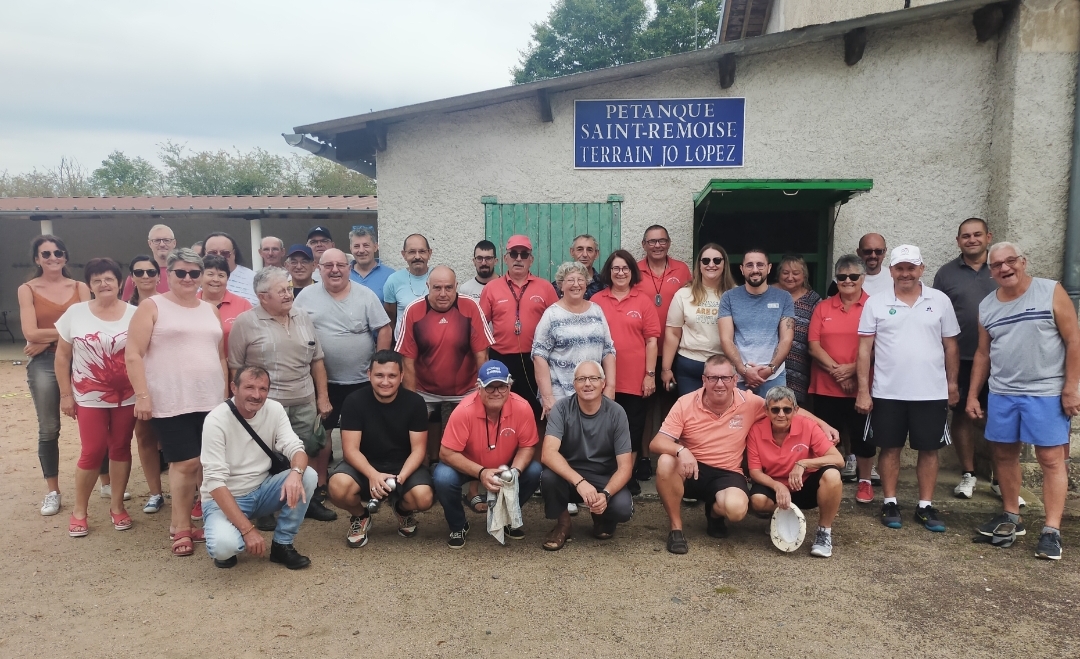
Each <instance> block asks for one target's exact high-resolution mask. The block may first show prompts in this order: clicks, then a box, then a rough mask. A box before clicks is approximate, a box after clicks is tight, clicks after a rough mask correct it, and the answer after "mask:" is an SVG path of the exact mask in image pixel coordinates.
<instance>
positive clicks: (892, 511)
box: [881, 503, 902, 529]
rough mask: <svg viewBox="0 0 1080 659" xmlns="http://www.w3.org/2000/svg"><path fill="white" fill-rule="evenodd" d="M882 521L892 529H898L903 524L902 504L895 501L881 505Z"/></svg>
mask: <svg viewBox="0 0 1080 659" xmlns="http://www.w3.org/2000/svg"><path fill="white" fill-rule="evenodd" d="M881 523H882V524H884V525H885V526H887V527H889V528H890V529H898V528H900V527H901V526H902V520H901V519H900V506H898V505H896V504H895V503H887V504H885V505H883V506H882V507H881Z"/></svg>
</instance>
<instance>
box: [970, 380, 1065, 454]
mask: <svg viewBox="0 0 1080 659" xmlns="http://www.w3.org/2000/svg"><path fill="white" fill-rule="evenodd" d="M983 434H984V435H985V436H986V439H987V441H991V442H999V443H1002V444H1015V443H1016V442H1024V443H1025V444H1031V445H1032V446H1061V445H1062V444H1068V443H1069V417H1067V416H1065V410H1063V409H1062V408H1061V396H1003V395H1000V394H994V393H991V394H990V396H989V399H988V402H987V410H986V430H984V431H983Z"/></svg>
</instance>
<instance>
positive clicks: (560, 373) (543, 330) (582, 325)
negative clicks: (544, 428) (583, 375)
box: [532, 303, 615, 400]
mask: <svg viewBox="0 0 1080 659" xmlns="http://www.w3.org/2000/svg"><path fill="white" fill-rule="evenodd" d="M614 354H615V343H614V342H613V341H612V340H611V330H610V329H609V328H608V324H607V320H605V319H604V312H603V310H602V309H601V308H600V305H598V304H595V303H590V304H589V308H588V309H586V310H585V311H583V312H581V313H573V312H571V311H567V310H566V309H563V308H562V307H561V306H559V305H558V304H553V305H551V306H550V307H548V308H547V310H546V311H545V312H544V315H543V317H542V318H541V319H540V323H539V324H538V325H537V326H536V335H535V336H534V338H533V344H532V356H533V357H540V358H542V359H544V360H546V361H547V363H548V368H549V369H550V370H551V393H552V394H554V395H555V400H559V399H562V398H565V397H567V396H572V395H573V394H574V370H575V369H576V368H577V367H578V365H579V364H581V363H582V362H584V361H587V360H590V359H591V360H593V361H596V362H598V363H602V362H603V359H604V357H606V356H608V355H614Z"/></svg>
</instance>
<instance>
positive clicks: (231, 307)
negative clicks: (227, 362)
mask: <svg viewBox="0 0 1080 659" xmlns="http://www.w3.org/2000/svg"><path fill="white" fill-rule="evenodd" d="M195 297H197V298H199V299H200V300H201V299H202V290H201V289H200V290H199V292H198V293H196V294H195ZM217 308H218V315H219V316H220V317H221V331H222V337H221V341H222V345H224V346H225V354H226V355H228V354H229V332H230V331H231V330H232V326H233V321H234V320H236V317H237V316H239V315H240V314H242V313H244V312H245V311H247V310H248V309H251V308H252V307H251V303H250V302H248V301H247V300H245V299H244V298H242V297H240V296H239V295H237V294H235V293H231V292H229V291H225V295H223V296H222V298H221V302H219V303H218V305H217Z"/></svg>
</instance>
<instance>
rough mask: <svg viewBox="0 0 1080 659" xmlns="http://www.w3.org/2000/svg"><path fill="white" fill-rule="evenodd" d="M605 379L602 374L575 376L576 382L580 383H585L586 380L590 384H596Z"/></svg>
mask: <svg viewBox="0 0 1080 659" xmlns="http://www.w3.org/2000/svg"><path fill="white" fill-rule="evenodd" d="M603 379H604V378H603V376H600V375H579V376H578V377H576V378H574V382H576V383H578V384H585V383H586V382H588V383H590V384H596V383H597V382H599V381H601V380H603Z"/></svg>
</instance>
